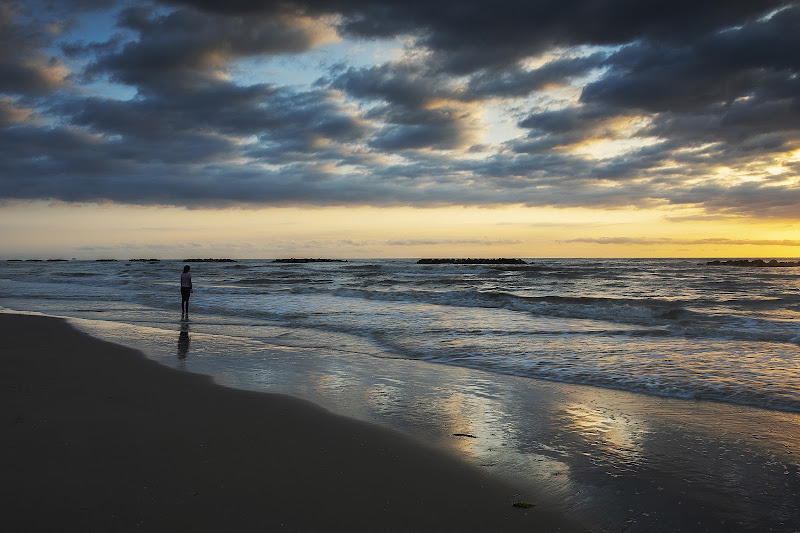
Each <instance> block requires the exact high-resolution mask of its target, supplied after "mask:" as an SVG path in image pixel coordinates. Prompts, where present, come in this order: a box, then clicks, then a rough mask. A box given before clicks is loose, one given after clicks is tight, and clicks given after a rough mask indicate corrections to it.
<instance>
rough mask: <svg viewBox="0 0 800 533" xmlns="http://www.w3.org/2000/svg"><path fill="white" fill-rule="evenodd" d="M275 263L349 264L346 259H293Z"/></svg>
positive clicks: (280, 260) (279, 260)
mask: <svg viewBox="0 0 800 533" xmlns="http://www.w3.org/2000/svg"><path fill="white" fill-rule="evenodd" d="M273 263H347V260H345V259H311V258H301V259H296V258H294V257H291V258H289V259H275V260H274V261H273Z"/></svg>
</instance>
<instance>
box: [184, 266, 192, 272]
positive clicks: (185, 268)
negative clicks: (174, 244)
mask: <svg viewBox="0 0 800 533" xmlns="http://www.w3.org/2000/svg"><path fill="white" fill-rule="evenodd" d="M190 268H191V267H190V266H189V265H186V266H185V267H183V271H184V272H189V269H190Z"/></svg>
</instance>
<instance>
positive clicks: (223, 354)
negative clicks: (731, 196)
mask: <svg viewBox="0 0 800 533" xmlns="http://www.w3.org/2000/svg"><path fill="white" fill-rule="evenodd" d="M192 328H193V330H196V331H194V332H193V333H192V336H193V337H194V338H193V342H201V345H194V346H193V348H192V351H193V355H194V357H192V358H185V359H180V360H178V359H176V358H175V355H174V354H175V351H174V350H175V345H174V336H173V335H174V334H173V333H170V334H169V335H162V336H159V335H154V334H153V330H152V329H147V330H145V329H142V328H134V327H129V328H128V330H124V329H121V328H116V329H114V331H113V337H114V339H115V340H117V341H120V340H125V338H124V337H125V336H126V335H131V336H134V337H136V338H135V339H134V340H132V341H131V343H132V344H134V345H138V344H137V343H139V344H141V343H143V342H151V343H152V342H165V344H166V341H168V346H165V347H164V348H165V349H163V350H162V351H161V352H158V350H156V349H153V346H152V345H145V346H143V347H144V348H151V349H150V350H148V351H149V353H150V354H153V353H156V354H157V355H156V358H157V359H160V360H162V361H163V362H165V363H167V364H171V365H174V366H179V365H180V364H181V362H183V363H184V364H185V367H186V368H187V370H190V371H195V372H202V373H207V374H211V375H213V376H214V377H215V379H217V381H219V382H221V383H223V384H227V385H233V386H238V385H246V386H247V387H252V388H254V389H255V390H266V391H270V392H280V393H288V394H293V395H297V396H300V397H304V398H306V399H308V400H311V401H314V402H316V403H318V404H321V405H323V406H325V407H327V408H328V409H331V410H332V411H335V412H338V413H341V414H345V415H349V416H353V417H357V418H361V419H364V420H368V421H371V422H377V423H380V424H384V425H387V426H391V427H394V428H396V429H399V430H402V431H406V432H408V433H410V434H412V435H416V436H417V437H419V438H421V439H422V440H425V441H428V442H430V443H433V444H438V445H443V446H447V447H449V448H450V449H451V450H453V451H454V452H456V453H458V454H460V455H463V456H464V457H467V458H469V459H470V460H471V461H472V462H473V463H474V464H476V465H478V466H480V467H482V468H485V469H486V470H487V471H490V472H492V473H496V474H498V475H500V476H503V477H505V478H507V479H509V480H512V481H513V482H514V483H515V485H516V486H518V487H519V488H520V490H521V491H524V490H528V488H529V489H530V491H531V493H539V494H542V495H544V496H543V497H549V498H552V499H553V500H554V501H556V502H557V503H558V504H559V505H562V506H563V507H564V508H566V509H567V510H568V511H569V512H570V513H571V514H572V515H574V516H582V517H584V519H585V520H586V522H587V523H590V524H593V525H595V526H596V528H595V529H596V530H597V531H622V530H625V531H627V532H640V531H641V532H644V531H648V532H650V531H657V532H665V531H698V530H702V531H705V530H707V531H726V532H727V531H742V530H753V531H755V530H768V529H770V528H771V529H772V530H774V531H794V530H800V529H798V528H800V518H798V516H797V513H796V502H797V498H798V497H800V466H798V454H797V450H798V449H800V415H798V414H797V413H781V412H776V411H766V410H761V409H753V408H749V407H741V406H736V405H726V404H719V403H714V402H702V401H692V400H679V399H670V398H659V397H649V396H643V395H640V394H634V393H629V392H623V391H613V390H607V389H600V388H596V387H589V386H581V385H568V384H559V383H552V382H546V381H540V380H532V379H526V378H519V377H515V376H503V375H497V374H490V373H487V372H482V371H476V370H471V369H468V368H459V367H452V366H445V365H434V364H430V363H425V362H420V361H412V360H402V359H381V358H376V357H369V356H366V355H364V354H361V353H356V352H347V351H346V350H344V349H342V348H341V346H340V345H335V346H334V348H335V349H334V348H331V349H325V350H320V349H306V348H302V347H292V348H286V347H282V348H281V347H276V346H273V345H268V344H264V343H261V344H259V343H256V342H254V341H252V336H243V337H242V338H249V339H250V340H249V341H247V342H244V341H242V340H240V339H239V338H237V337H230V336H226V337H223V336H220V335H208V334H206V333H204V331H203V326H202V324H198V323H195V324H193V325H192ZM136 331H141V332H142V333H141V334H140V335H138V336H136V334H135V332H136ZM184 333H185V334H186V335H185V336H186V337H188V327H187V328H186V331H185V332H184V331H183V330H182V331H181V336H180V337H179V339H183V337H184V335H183V334H184ZM195 335H197V337H195ZM198 339H199V340H198ZM183 342H184V341H182V340H181V343H180V344H179V346H186V348H187V350H188V343H186V344H183ZM179 353H180V352H179ZM184 353H186V352H184ZM159 354H160V355H159ZM454 434H461V435H471V437H468V436H458V435H454ZM473 437H474V438H473ZM523 499H524V496H523Z"/></svg>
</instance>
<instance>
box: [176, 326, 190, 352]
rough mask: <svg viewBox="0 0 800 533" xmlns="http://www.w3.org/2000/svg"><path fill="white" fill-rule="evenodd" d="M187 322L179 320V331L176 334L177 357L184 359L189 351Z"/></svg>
mask: <svg viewBox="0 0 800 533" xmlns="http://www.w3.org/2000/svg"><path fill="white" fill-rule="evenodd" d="M189 341H190V339H189V322H186V321H183V322H181V332H180V333H179V334H178V359H186V355H187V354H188V353H189Z"/></svg>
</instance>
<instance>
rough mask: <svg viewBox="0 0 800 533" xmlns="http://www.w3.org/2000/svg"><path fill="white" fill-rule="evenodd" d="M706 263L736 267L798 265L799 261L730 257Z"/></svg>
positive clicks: (799, 265)
mask: <svg viewBox="0 0 800 533" xmlns="http://www.w3.org/2000/svg"><path fill="white" fill-rule="evenodd" d="M706 265H710V266H737V267H755V268H759V267H800V261H778V260H777V259H772V260H770V261H764V260H763V259H730V260H728V261H720V260H719V259H717V260H715V261H708V262H707V263H706Z"/></svg>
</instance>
